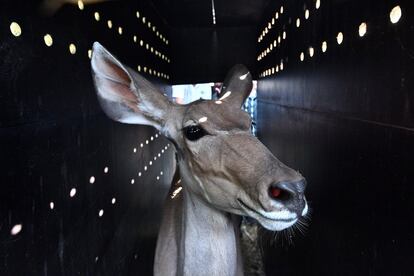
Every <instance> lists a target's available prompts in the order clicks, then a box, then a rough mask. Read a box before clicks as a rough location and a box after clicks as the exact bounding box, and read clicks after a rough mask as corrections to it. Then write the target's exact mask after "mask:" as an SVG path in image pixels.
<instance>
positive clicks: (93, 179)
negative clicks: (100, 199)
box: [89, 176, 95, 184]
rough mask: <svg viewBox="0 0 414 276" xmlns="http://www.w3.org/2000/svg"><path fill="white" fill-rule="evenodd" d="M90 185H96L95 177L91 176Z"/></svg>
mask: <svg viewBox="0 0 414 276" xmlns="http://www.w3.org/2000/svg"><path fill="white" fill-rule="evenodd" d="M89 183H91V184H93V183H95V176H91V177H90V178H89Z"/></svg>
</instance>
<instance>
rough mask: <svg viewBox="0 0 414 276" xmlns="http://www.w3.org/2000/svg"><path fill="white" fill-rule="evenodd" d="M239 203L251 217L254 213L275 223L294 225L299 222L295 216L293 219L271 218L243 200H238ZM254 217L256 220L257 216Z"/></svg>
mask: <svg viewBox="0 0 414 276" xmlns="http://www.w3.org/2000/svg"><path fill="white" fill-rule="evenodd" d="M237 202H238V203H239V205H240V206H241V207H242V209H243V210H244V211H246V213H247V214H249V215H251V213H254V214H256V215H259V217H261V218H264V219H266V220H271V221H274V222H281V223H287V224H294V223H295V222H296V221H297V220H298V218H297V216H294V217H292V218H274V217H269V216H267V215H266V214H263V213H261V212H259V211H257V210H256V209H254V208H252V207H250V206H249V205H248V204H246V203H245V202H243V201H242V200H241V199H237ZM251 216H252V215H251ZM252 217H254V218H256V216H252ZM259 222H260V220H259ZM263 226H265V225H263ZM265 227H266V226H265ZM288 227H289V226H288ZM266 228H267V227H266ZM271 230H273V229H271ZM277 230H278V229H277Z"/></svg>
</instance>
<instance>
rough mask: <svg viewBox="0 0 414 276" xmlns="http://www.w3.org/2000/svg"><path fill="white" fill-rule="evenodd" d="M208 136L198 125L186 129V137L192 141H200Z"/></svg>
mask: <svg viewBox="0 0 414 276" xmlns="http://www.w3.org/2000/svg"><path fill="white" fill-rule="evenodd" d="M206 134H207V133H206V131H205V130H204V129H202V128H201V127H200V126H198V125H192V126H188V127H185V128H184V135H185V137H186V138H187V139H188V140H190V141H195V140H198V139H200V138H201V137H203V136H204V135H206Z"/></svg>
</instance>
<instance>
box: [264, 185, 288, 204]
mask: <svg viewBox="0 0 414 276" xmlns="http://www.w3.org/2000/svg"><path fill="white" fill-rule="evenodd" d="M269 195H270V197H271V198H272V199H276V200H279V201H288V200H290V198H291V193H290V192H289V191H287V190H284V189H281V188H279V187H275V186H270V187H269Z"/></svg>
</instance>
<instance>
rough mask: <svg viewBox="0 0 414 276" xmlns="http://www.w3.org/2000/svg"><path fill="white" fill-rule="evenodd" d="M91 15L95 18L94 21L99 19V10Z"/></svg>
mask: <svg viewBox="0 0 414 276" xmlns="http://www.w3.org/2000/svg"><path fill="white" fill-rule="evenodd" d="M93 16H94V17H95V20H96V21H99V20H101V15H100V14H99V12H95V13H94V14H93Z"/></svg>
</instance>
